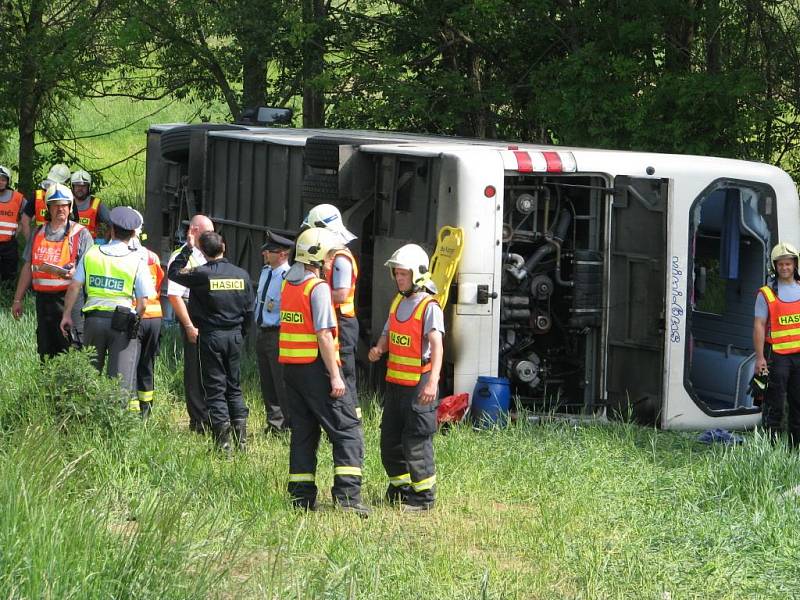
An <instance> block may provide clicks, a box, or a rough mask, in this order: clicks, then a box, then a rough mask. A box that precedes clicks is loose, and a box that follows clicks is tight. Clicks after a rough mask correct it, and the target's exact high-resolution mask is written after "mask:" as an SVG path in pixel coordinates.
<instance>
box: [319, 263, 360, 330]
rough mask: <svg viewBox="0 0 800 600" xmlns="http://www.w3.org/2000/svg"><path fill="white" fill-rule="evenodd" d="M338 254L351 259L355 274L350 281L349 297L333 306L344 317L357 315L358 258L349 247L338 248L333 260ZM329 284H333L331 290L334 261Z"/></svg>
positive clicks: (329, 275)
mask: <svg viewBox="0 0 800 600" xmlns="http://www.w3.org/2000/svg"><path fill="white" fill-rule="evenodd" d="M337 256H345V257H347V258H348V259H349V260H350V263H351V264H352V265H353V275H352V279H351V282H350V291H349V292H348V293H347V299H346V300H345V301H344V302H342V303H341V304H336V303H334V305H333V307H334V308H335V309H337V310H338V311H339V312H340V313H341V315H342V316H343V317H355V316H356V281H357V280H358V265H357V264H356V258H355V256H353V253H352V252H350V250H348V249H347V248H342V249H340V250H337V251H336V252H335V253H334V255H333V260H334V261H335V260H336V257H337ZM327 279H328V285H329V286H331V290H332V289H333V263H331V270H330V272H329V273H328V277H327Z"/></svg>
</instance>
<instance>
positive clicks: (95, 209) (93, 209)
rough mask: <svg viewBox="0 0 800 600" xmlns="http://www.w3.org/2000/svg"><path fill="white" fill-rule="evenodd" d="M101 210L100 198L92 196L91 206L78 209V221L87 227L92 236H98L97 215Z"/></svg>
mask: <svg viewBox="0 0 800 600" xmlns="http://www.w3.org/2000/svg"><path fill="white" fill-rule="evenodd" d="M99 212H100V198H95V197H92V199H91V201H90V202H89V208H87V209H86V210H80V209H79V210H78V223H80V224H81V225H83V226H84V227H86V229H88V230H89V233H91V234H92V237H93V238H94V237H97V215H98V213H99Z"/></svg>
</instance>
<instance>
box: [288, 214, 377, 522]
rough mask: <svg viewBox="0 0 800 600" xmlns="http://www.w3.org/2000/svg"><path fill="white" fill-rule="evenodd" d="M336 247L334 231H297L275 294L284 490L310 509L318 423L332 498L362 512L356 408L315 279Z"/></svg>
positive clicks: (320, 283)
mask: <svg viewBox="0 0 800 600" xmlns="http://www.w3.org/2000/svg"><path fill="white" fill-rule="evenodd" d="M338 247H339V238H338V237H337V236H335V235H334V234H332V232H330V231H328V230H326V229H322V228H318V227H312V228H310V229H306V230H304V231H303V232H301V233H300V235H299V236H298V238H297V241H296V242H295V261H296V262H295V263H294V265H292V267H291V268H290V269H289V271H288V272H287V274H286V282H285V284H284V286H283V292H282V293H281V325H280V337H279V342H278V345H279V350H278V361H279V362H280V363H281V364H283V365H284V371H283V372H284V380H285V381H286V393H287V396H288V399H289V407H290V409H289V410H290V416H291V420H292V430H291V431H292V433H291V441H290V447H289V484H288V490H289V495H290V496H291V499H292V503H293V504H294V506H295V507H297V508H300V509H305V510H315V509H316V506H317V486H316V484H315V478H316V470H317V448H318V447H319V439H320V433H321V432H320V428H321V429H323V430H324V431H325V433H326V434H327V435H328V438H329V439H330V441H331V445H332V446H333V464H334V470H333V488H332V489H331V495H332V496H333V501H334V505H335V506H337V507H338V508H339V509H340V510H343V511H346V512H354V513H356V514H358V515H360V516H367V515H368V514H369V508H368V507H367V506H365V505H364V504H363V503H362V501H361V467H362V464H363V461H364V435H363V431H362V429H361V412H360V410H359V408H358V405H357V403H356V402H355V399H354V398H353V397H352V396H350V395H349V394H348V393H347V389H346V387H345V383H344V380H343V379H342V375H341V372H340V369H339V364H340V362H339V349H338V342H337V338H338V336H337V324H336V312H335V311H334V309H333V303H332V301H331V291H330V287H329V286H328V284H327V283H326V282H325V281H324V280H323V279H321V278H320V276H321V275H323V274H324V273H325V272H326V271H327V270H328V269H330V267H331V263H332V262H333V252H334V251H335V250H336V249H337V248H338Z"/></svg>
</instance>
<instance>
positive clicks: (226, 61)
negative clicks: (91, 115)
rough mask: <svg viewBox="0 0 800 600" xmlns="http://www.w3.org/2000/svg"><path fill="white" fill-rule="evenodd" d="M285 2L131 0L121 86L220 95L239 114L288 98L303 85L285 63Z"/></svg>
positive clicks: (152, 92)
mask: <svg viewBox="0 0 800 600" xmlns="http://www.w3.org/2000/svg"><path fill="white" fill-rule="evenodd" d="M288 4H289V3H286V5H285V4H284V2H283V1H282V0H232V1H231V2H219V1H212V2H195V1H194V0H169V1H166V2H165V1H162V0H128V4H127V8H126V13H127V16H128V18H127V20H126V25H125V28H124V30H123V32H122V35H121V37H120V45H119V62H120V63H121V64H125V65H128V66H127V67H126V68H125V70H124V72H123V73H122V75H123V83H122V85H121V86H119V88H118V91H120V92H122V93H125V94H130V95H132V96H134V97H140V98H150V97H162V96H164V95H167V94H171V95H174V96H176V97H178V98H182V97H186V96H189V95H191V96H193V97H195V98H197V99H199V100H201V101H205V102H213V101H216V100H222V101H223V102H224V103H225V104H226V106H227V108H228V111H229V112H230V114H231V116H232V117H233V118H234V119H236V118H238V117H239V116H240V114H241V112H242V109H243V108H244V107H249V106H256V105H263V104H265V103H270V102H272V103H276V104H281V105H282V104H284V103H286V102H287V101H288V99H289V98H291V96H292V95H293V94H294V92H295V90H296V89H297V87H298V85H299V82H298V81H297V80H296V78H295V79H293V78H291V77H287V76H286V74H285V73H284V72H283V71H282V67H281V61H280V58H281V57H282V56H284V55H285V54H287V53H289V54H290V53H291V50H290V49H289V48H287V44H285V43H284V40H285V39H287V38H290V37H291V31H290V23H291V20H290V19H289V15H292V14H294V13H293V12H292V10H290V8H289V7H287V5H288ZM108 91H109V90H107V89H98V90H97V92H98V93H99V94H104V93H108Z"/></svg>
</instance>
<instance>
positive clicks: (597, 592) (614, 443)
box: [0, 307, 800, 598]
mask: <svg viewBox="0 0 800 600" xmlns="http://www.w3.org/2000/svg"><path fill="white" fill-rule="evenodd" d="M29 308H32V307H29ZM0 340H2V343H3V347H4V349H5V350H6V352H4V354H3V356H2V357H0V370H2V372H3V373H4V374H5V381H6V382H7V383H6V384H5V385H4V386H3V389H2V390H0V428H3V429H6V430H8V428H9V427H10V426H11V425H14V424H16V425H17V426H16V428H15V433H13V434H9V435H6V437H4V438H2V440H3V441H2V443H0V471H2V472H3V473H4V474H5V475H4V477H3V478H2V481H3V483H2V484H0V505H2V506H4V507H7V508H6V509H4V510H3V511H0V514H2V515H3V516H2V517H0V548H4V549H5V550H4V551H3V552H2V553H0V567H2V568H0V596H3V597H40V596H44V595H48V594H49V595H51V596H52V597H59V598H60V597H67V596H68V595H69V594H70V593H73V594H76V596H78V597H107V596H109V595H110V596H115V595H119V594H120V593H121V592H122V591H123V590H130V589H136V590H138V591H137V594H139V595H140V596H143V597H174V598H182V597H195V596H197V595H210V596H222V597H252V598H262V597H269V598H320V597H331V598H340V597H359V598H409V597H421V595H422V593H423V592H424V593H425V594H427V597H431V598H475V597H487V598H667V597H671V598H690V597H698V598H700V597H715V598H742V597H765V598H766V597H771V598H786V597H790V596H791V595H792V594H794V593H795V591H796V590H797V589H798V585H800V565H798V562H797V556H798V550H800V548H798V545H799V543H798V541H797V536H796V532H797V530H798V528H799V527H800V505H799V504H798V502H800V500H799V499H798V497H797V496H794V495H788V496H785V497H784V496H783V494H784V493H785V492H786V491H787V490H789V489H791V488H792V487H793V486H795V485H796V484H797V483H800V462H798V458H797V456H796V455H790V454H788V453H786V452H785V451H783V450H773V449H772V448H771V447H769V445H768V444H765V443H763V441H762V440H760V439H757V438H754V437H753V436H748V443H747V444H746V445H745V446H744V447H741V448H735V449H724V448H706V447H703V446H700V445H698V444H696V443H695V442H694V441H693V436H691V435H689V434H678V433H663V432H657V431H653V430H648V429H643V428H639V427H635V426H627V425H614V426H588V427H579V428H575V427H572V426H567V425H563V424H550V425H541V426H527V425H517V426H514V427H512V428H510V429H508V430H506V431H496V432H483V433H476V432H473V431H471V430H470V429H468V428H457V429H455V430H454V431H452V432H451V433H450V434H449V435H446V436H441V435H440V436H437V437H436V452H437V459H438V468H439V478H440V486H439V505H438V507H437V509H436V510H435V511H434V512H433V513H432V514H430V515H423V516H418V515H402V514H400V513H398V512H397V511H396V510H395V509H393V508H391V507H388V506H384V505H382V504H381V503H380V498H381V495H382V493H383V490H384V488H385V477H384V474H383V471H382V468H381V464H380V458H379V449H378V419H379V417H378V414H375V413H376V412H377V411H374V412H373V414H369V415H367V417H366V419H365V431H366V439H367V463H366V476H365V496H366V499H367V501H368V502H370V503H371V504H373V505H375V507H376V508H375V513H374V515H373V517H372V518H371V519H369V520H368V521H366V522H362V521H360V520H359V519H357V518H356V517H351V516H347V515H340V514H338V513H335V512H333V511H332V509H331V508H330V497H329V494H328V492H327V490H328V488H329V487H330V484H331V472H332V464H331V460H330V451H329V447H328V445H327V444H326V443H324V444H323V448H322V449H321V451H320V466H319V478H320V481H319V484H320V488H321V490H322V492H321V496H322V498H321V499H322V500H323V501H324V506H323V510H322V511H320V512H319V513H316V514H309V515H303V514H298V513H296V512H294V511H293V510H291V509H290V508H288V506H287V500H286V496H285V492H284V490H285V486H286V475H287V465H288V454H287V453H288V448H287V443H286V440H284V439H276V438H265V437H264V436H263V435H262V434H260V428H261V426H262V424H263V410H262V409H261V406H260V399H259V397H258V390H257V384H256V378H255V375H254V371H253V368H252V365H250V366H249V368H248V369H247V377H246V385H245V390H246V398H247V401H248V404H249V405H250V406H251V408H253V409H254V410H253V413H254V416H253V418H252V419H251V452H250V453H249V454H248V455H247V456H245V457H239V458H237V459H236V460H235V461H233V462H225V461H222V460H219V459H217V458H215V457H214V456H210V455H209V453H208V445H207V442H206V440H204V439H200V438H198V437H196V436H194V435H193V434H190V433H189V432H188V431H187V427H186V422H185V417H184V411H183V409H182V406H181V405H180V402H179V399H178V397H177V395H176V391H178V390H179V389H180V386H181V380H180V375H179V373H178V372H177V371H178V369H177V367H176V365H175V355H176V350H177V345H176V342H175V339H174V336H172V335H170V336H168V337H167V339H166V343H165V348H164V356H163V358H162V362H161V363H160V365H159V369H158V374H157V375H158V384H157V385H158V389H159V390H160V399H159V406H158V412H157V413H156V417H155V418H154V420H152V421H151V422H150V423H149V424H148V425H147V427H141V426H139V425H138V424H135V425H134V426H133V427H132V428H131V429H130V430H127V429H125V428H121V429H120V430H119V431H118V433H117V434H116V435H115V436H113V437H111V438H109V437H108V436H102V435H99V434H96V433H91V432H89V431H83V430H77V431H74V432H73V433H71V434H70V435H65V434H59V433H57V432H55V431H54V430H53V427H52V421H51V417H50V416H49V413H47V411H43V409H42V407H41V406H38V405H37V406H31V407H25V406H23V407H22V409H23V412H24V411H25V410H31V411H33V413H32V414H28V415H27V417H26V416H22V417H13V415H14V410H16V408H15V407H16V404H15V403H16V402H18V401H19V400H18V398H19V397H20V396H19V390H21V389H30V388H31V387H32V386H35V385H36V370H37V367H36V364H35V359H34V342H33V320H32V319H31V318H28V319H27V320H25V321H23V322H21V323H15V322H14V321H13V320H12V319H10V318H9V316H8V314H7V312H4V313H2V314H0ZM12 408H13V409H14V410H12ZM33 415H38V416H33ZM26 420H31V421H34V422H35V423H37V425H39V427H35V428H31V429H28V430H27V431H26V430H25V429H24V428H21V427H20V423H24V422H26ZM131 519H135V520H131ZM148 573H149V575H147V574H148ZM126 593H127V592H126Z"/></svg>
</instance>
